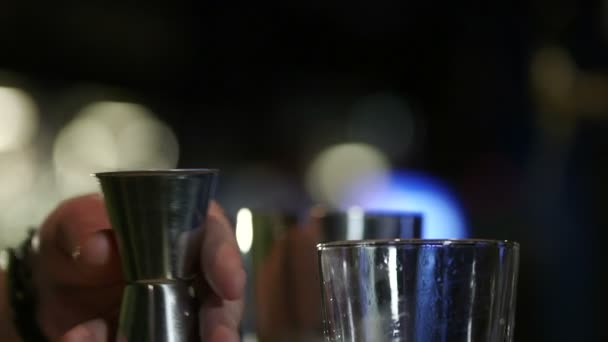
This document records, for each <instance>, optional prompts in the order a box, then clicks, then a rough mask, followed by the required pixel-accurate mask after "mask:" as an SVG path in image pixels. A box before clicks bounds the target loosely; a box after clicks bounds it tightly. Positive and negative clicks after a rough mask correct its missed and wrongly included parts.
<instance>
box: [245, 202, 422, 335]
mask: <svg viewBox="0 0 608 342" xmlns="http://www.w3.org/2000/svg"><path fill="white" fill-rule="evenodd" d="M300 221H304V222H300ZM252 223H253V245H252V247H251V250H250V252H249V253H248V254H247V255H245V258H246V263H248V272H249V278H250V281H249V282H248V284H249V285H248V288H247V291H248V297H247V303H246V306H245V308H246V309H245V310H246V311H245V318H244V333H245V334H247V335H248V336H252V334H255V335H257V338H258V340H259V341H262V342H264V341H295V342H298V341H306V342H310V341H313V342H314V341H322V340H323V339H322V326H321V301H320V288H319V277H318V271H317V265H318V259H317V252H316V245H317V244H318V243H320V242H328V241H338V240H360V239H387V238H389V239H390V238H412V237H420V235H421V226H422V217H421V216H420V215H418V214H414V213H403V214H387V213H374V212H365V211H363V210H361V209H360V208H351V210H349V211H325V210H324V209H322V208H320V207H315V208H313V209H312V210H311V211H310V214H309V215H308V216H307V217H306V219H304V220H298V217H297V215H292V214H286V213H279V212H274V213H273V212H259V211H255V210H253V211H252Z"/></svg>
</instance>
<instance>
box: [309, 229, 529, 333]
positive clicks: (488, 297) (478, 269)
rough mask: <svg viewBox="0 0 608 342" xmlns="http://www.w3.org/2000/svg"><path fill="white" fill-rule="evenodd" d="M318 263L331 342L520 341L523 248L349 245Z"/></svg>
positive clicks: (459, 243)
mask: <svg viewBox="0 0 608 342" xmlns="http://www.w3.org/2000/svg"><path fill="white" fill-rule="evenodd" d="M319 258H320V263H319V267H320V272H321V279H322V281H321V287H322V292H323V293H322V298H323V309H324V310H323V311H324V324H325V327H324V330H325V337H326V341H332V342H341V341H357V342H377V341H383V342H385V341H391V342H406V341H407V342H445V341H449V342H470V341H475V342H510V341H512V340H513V327H514V317H515V292H516V291H515V288H516V282H517V273H518V272H517V270H518V263H519V245H518V244H517V243H514V242H506V241H494V240H383V241H351V242H348V241H347V242H337V243H329V244H321V245H319Z"/></svg>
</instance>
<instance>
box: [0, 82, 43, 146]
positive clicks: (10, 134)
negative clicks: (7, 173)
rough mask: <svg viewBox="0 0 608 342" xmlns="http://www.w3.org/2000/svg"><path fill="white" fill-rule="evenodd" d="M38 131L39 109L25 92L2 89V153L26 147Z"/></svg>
mask: <svg viewBox="0 0 608 342" xmlns="http://www.w3.org/2000/svg"><path fill="white" fill-rule="evenodd" d="M37 129H38V109H37V108H36V105H35V103H34V101H33V100H32V98H31V97H30V96H29V95H28V94H26V93H25V92H24V91H23V90H20V89H17V88H11V87H0V152H2V151H10V150H14V149H18V148H21V147H24V146H26V145H27V144H28V143H29V142H30V141H31V140H32V138H33V137H34V135H35V134H36V132H37Z"/></svg>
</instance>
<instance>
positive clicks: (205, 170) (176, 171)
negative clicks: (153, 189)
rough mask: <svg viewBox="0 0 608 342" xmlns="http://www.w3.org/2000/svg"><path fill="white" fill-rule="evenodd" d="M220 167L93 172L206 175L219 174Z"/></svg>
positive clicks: (129, 175) (133, 174) (113, 174)
mask: <svg viewBox="0 0 608 342" xmlns="http://www.w3.org/2000/svg"><path fill="white" fill-rule="evenodd" d="M217 173H219V169H208V168H198V169H141V170H118V171H103V172H96V173H94V174H93V176H95V177H115V176H120V177H131V176H132V177H142V176H144V177H145V176H169V177H170V176H186V175H204V174H217Z"/></svg>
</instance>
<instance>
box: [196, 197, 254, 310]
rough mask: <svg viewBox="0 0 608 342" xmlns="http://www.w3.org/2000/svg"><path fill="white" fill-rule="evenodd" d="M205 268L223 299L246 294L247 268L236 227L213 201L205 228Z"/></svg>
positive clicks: (203, 260) (234, 298) (208, 278)
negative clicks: (238, 243)
mask: <svg viewBox="0 0 608 342" xmlns="http://www.w3.org/2000/svg"><path fill="white" fill-rule="evenodd" d="M201 266H202V272H203V274H204V276H205V279H206V280H207V283H208V284H209V285H210V287H211V289H213V291H214V292H215V293H216V294H217V295H218V296H219V297H220V298H222V299H225V300H237V299H240V298H241V297H242V296H243V292H244V288H245V281H246V280H245V278H246V275H245V270H244V269H243V263H242V261H241V255H240V253H239V249H238V245H237V242H236V237H235V235H234V231H233V229H232V226H231V224H230V222H229V221H228V219H227V218H226V215H225V214H224V212H223V210H222V208H221V207H220V206H219V205H218V204H217V203H216V202H211V203H210V205H209V211H208V214H207V221H206V222H205V228H204V231H203V238H202V248H201Z"/></svg>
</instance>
